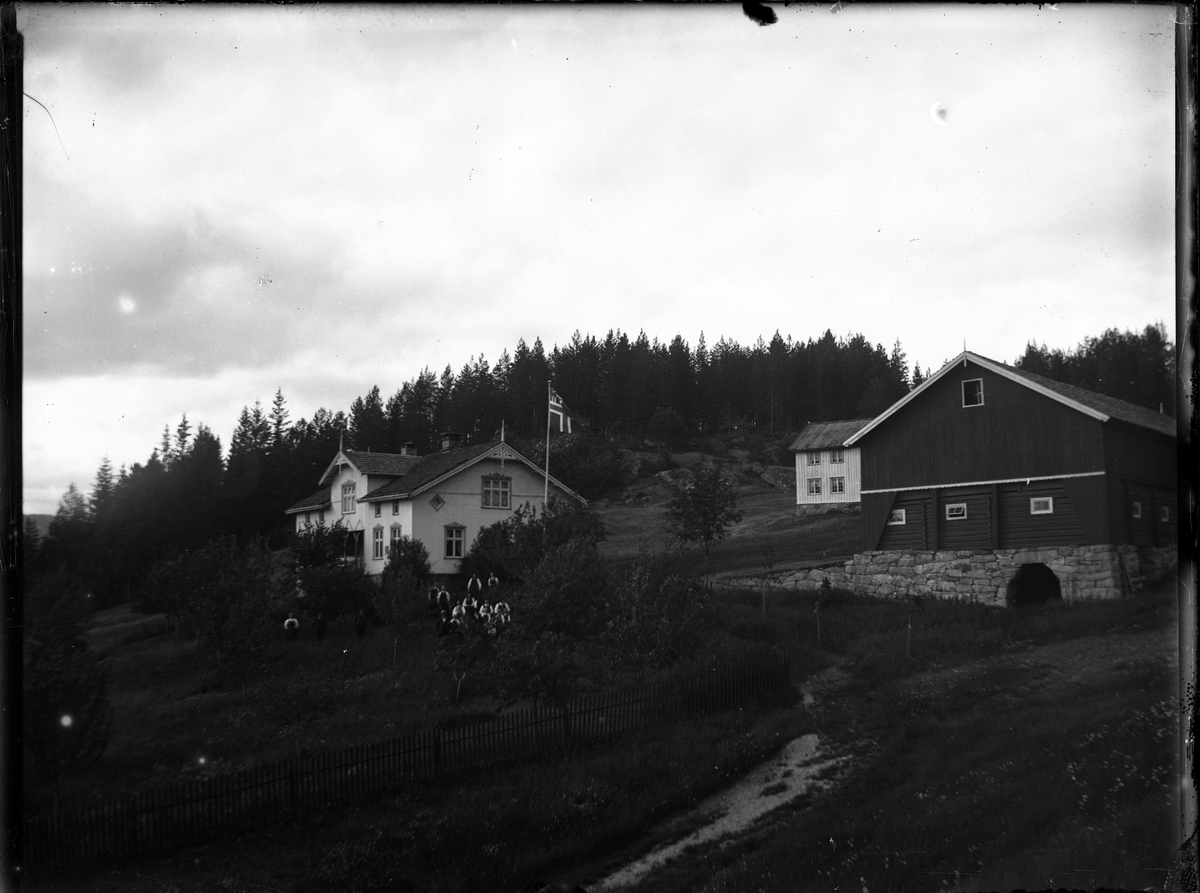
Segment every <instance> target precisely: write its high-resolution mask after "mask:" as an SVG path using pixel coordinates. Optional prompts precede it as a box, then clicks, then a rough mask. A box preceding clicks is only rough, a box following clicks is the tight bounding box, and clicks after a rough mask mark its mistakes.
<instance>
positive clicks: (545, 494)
mask: <svg viewBox="0 0 1200 893" xmlns="http://www.w3.org/2000/svg"><path fill="white" fill-rule="evenodd" d="M552 393H553V388H551V386H550V379H548V378H547V379H546V481H545V485H544V486H543V488H542V511H543V512H545V511H546V504H547V503H548V502H549V501H550V395H551V394H552Z"/></svg>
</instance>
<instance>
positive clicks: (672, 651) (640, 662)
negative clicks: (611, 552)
mask: <svg viewBox="0 0 1200 893" xmlns="http://www.w3.org/2000/svg"><path fill="white" fill-rule="evenodd" d="M702 608H703V594H702V592H700V591H699V586H697V584H696V580H695V575H694V574H693V573H691V571H690V568H689V567H688V565H687V563H686V560H685V559H684V557H683V556H682V555H681V554H679V553H678V552H664V553H658V554H655V553H651V552H649V551H647V550H643V551H642V553H641V554H640V555H639V557H638V560H637V561H636V562H633V563H632V564H630V565H628V566H626V567H625V568H623V569H622V570H621V571H620V572H619V573H618V574H617V576H616V580H615V582H614V584H613V586H612V587H611V594H610V596H609V598H608V603H607V606H606V610H605V618H606V619H605V623H604V625H603V630H604V639H605V641H606V643H607V644H608V646H609V647H610V648H611V649H612V652H613V655H614V656H615V657H617V658H619V659H620V660H621V661H623V662H624V663H626V664H627V665H629V666H630V667H632V668H633V670H634V671H635V672H636V673H637V675H638V677H639V678H640V677H641V676H642V675H643V674H644V673H645V671H646V670H647V669H651V668H658V667H663V666H666V665H668V664H670V663H673V662H674V661H675V660H677V659H678V658H680V657H681V656H683V655H684V654H685V653H688V652H690V651H692V650H694V645H695V642H696V633H697V623H698V620H699V618H700V613H701V610H702Z"/></svg>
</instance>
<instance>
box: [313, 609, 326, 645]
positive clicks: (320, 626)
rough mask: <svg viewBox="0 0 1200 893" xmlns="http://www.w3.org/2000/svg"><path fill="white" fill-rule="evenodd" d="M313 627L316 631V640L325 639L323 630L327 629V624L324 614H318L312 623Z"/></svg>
mask: <svg viewBox="0 0 1200 893" xmlns="http://www.w3.org/2000/svg"><path fill="white" fill-rule="evenodd" d="M313 627H314V628H315V629H316V630H317V640H318V641H320V640H321V639H323V638H325V630H327V629H329V623H328V621H326V619H325V615H324V614H318V615H317V619H316V620H315V621H313Z"/></svg>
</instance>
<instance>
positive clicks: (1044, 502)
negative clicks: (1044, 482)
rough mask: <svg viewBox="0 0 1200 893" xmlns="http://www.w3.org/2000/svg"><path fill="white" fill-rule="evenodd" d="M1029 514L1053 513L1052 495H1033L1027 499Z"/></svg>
mask: <svg viewBox="0 0 1200 893" xmlns="http://www.w3.org/2000/svg"><path fill="white" fill-rule="evenodd" d="M1029 514H1031V515H1053V514H1054V497H1053V496H1035V497H1033V498H1032V499H1030V500H1029Z"/></svg>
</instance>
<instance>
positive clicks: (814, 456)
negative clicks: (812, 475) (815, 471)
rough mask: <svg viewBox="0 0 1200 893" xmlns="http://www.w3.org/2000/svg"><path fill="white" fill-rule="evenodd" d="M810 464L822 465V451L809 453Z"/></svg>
mask: <svg viewBox="0 0 1200 893" xmlns="http://www.w3.org/2000/svg"><path fill="white" fill-rule="evenodd" d="M808 464H809V465H820V464H821V454H820V453H809V454H808Z"/></svg>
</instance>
